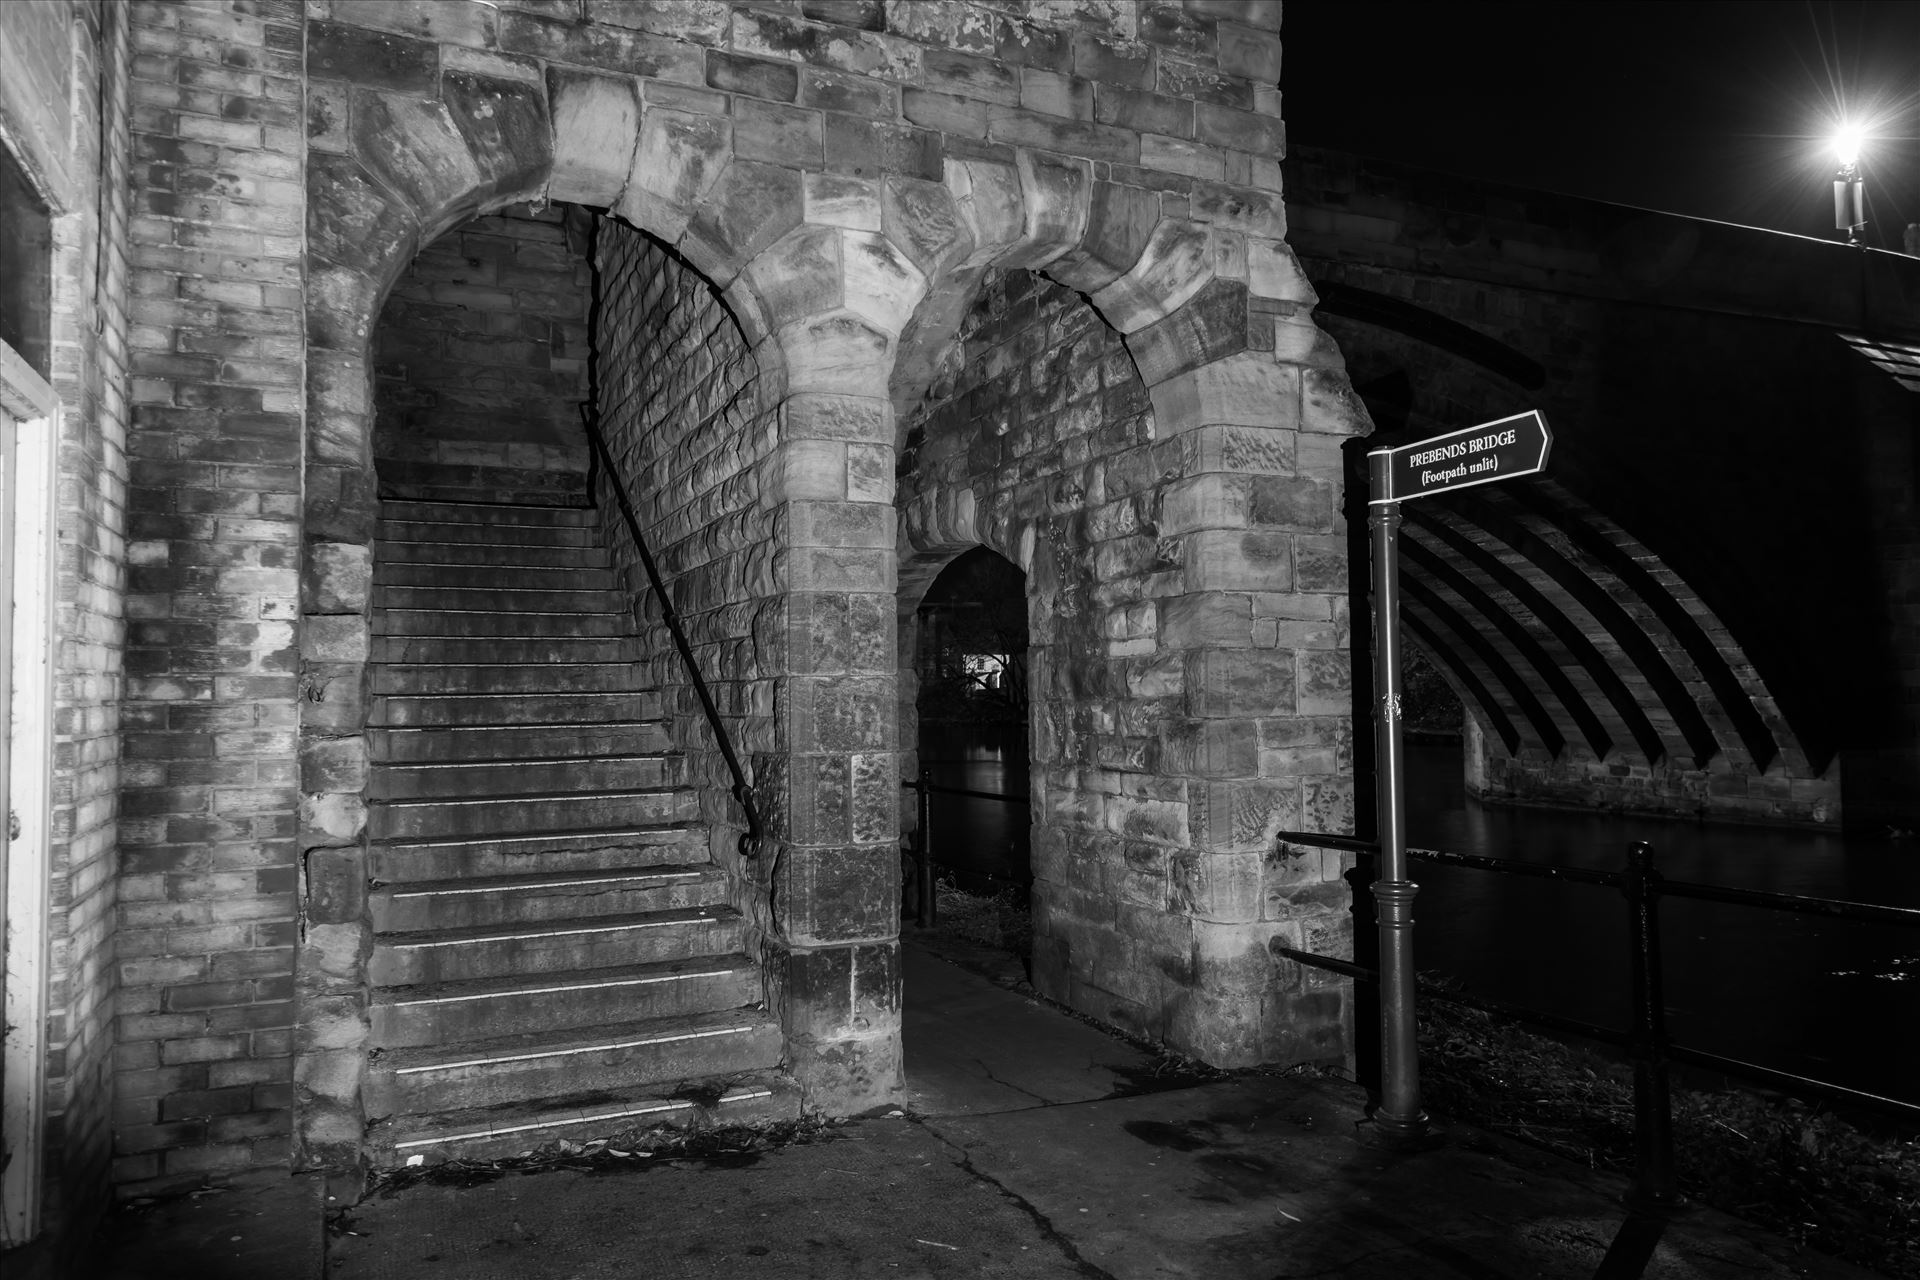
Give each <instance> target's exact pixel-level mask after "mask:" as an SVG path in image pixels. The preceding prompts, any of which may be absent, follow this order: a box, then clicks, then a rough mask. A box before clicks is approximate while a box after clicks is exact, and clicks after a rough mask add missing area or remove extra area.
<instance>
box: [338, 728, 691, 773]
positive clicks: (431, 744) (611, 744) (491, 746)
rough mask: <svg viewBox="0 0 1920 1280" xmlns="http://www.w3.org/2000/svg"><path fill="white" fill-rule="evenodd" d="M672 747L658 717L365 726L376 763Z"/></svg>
mask: <svg viewBox="0 0 1920 1280" xmlns="http://www.w3.org/2000/svg"><path fill="white" fill-rule="evenodd" d="M672 749H673V744H672V742H671V741H670V740H669V738H668V736H667V727H666V725H665V724H663V723H661V722H660V721H658V720H624V721H613V722H611V723H606V724H480V725H433V726H428V727H424V728H419V729H379V728H374V729H368V730H367V751H368V754H369V756H370V758H371V759H372V760H373V762H374V763H375V764H393V765H405V764H436V763H455V762H459V761H469V760H471V761H481V760H516V759H548V760H553V759H559V758H561V757H562V756H565V755H572V756H575V757H595V756H635V755H656V754H661V753H664V752H667V751H671V750H672Z"/></svg>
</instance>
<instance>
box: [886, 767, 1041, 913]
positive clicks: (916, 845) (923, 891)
mask: <svg viewBox="0 0 1920 1280" xmlns="http://www.w3.org/2000/svg"><path fill="white" fill-rule="evenodd" d="M900 785H901V786H902V787H905V788H907V789H908V790H910V791H913V792H915V793H917V794H916V799H917V801H918V805H919V817H920V824H919V828H918V829H917V830H916V831H915V832H914V837H913V865H914V873H915V878H916V879H917V881H918V884H917V885H916V886H915V889H916V893H915V895H914V897H915V914H914V923H915V924H917V925H919V926H920V927H921V928H922V929H931V928H932V927H933V926H934V924H935V923H936V922H937V921H938V919H939V914H940V902H939V898H938V897H937V896H936V895H935V893H934V891H933V871H934V868H935V867H943V868H945V869H946V870H948V871H957V872H960V873H961V874H963V875H969V876H978V877H980V878H981V879H982V880H997V881H999V882H1001V883H1003V884H1007V885H1012V886H1013V887H1015V888H1018V889H1030V888H1032V887H1033V881H1032V880H1031V879H1027V880H1020V879H1016V878H1014V877H1013V876H1003V875H996V874H995V873H994V872H991V871H979V870H975V869H974V868H972V867H960V866H955V865H954V864H952V863H950V862H939V861H936V860H935V859H934V856H933V797H934V796H935V795H936V794H938V795H943V796H967V797H970V798H972V799H975V800H997V801H999V802H1000V803H1002V804H1026V803H1028V801H1029V800H1030V799H1031V798H1032V797H1030V796H1024V795H1012V794H1010V793H1008V792H1005V791H972V790H969V789H967V788H966V787H949V786H945V785H943V784H941V783H938V782H935V781H934V780H933V770H931V769H928V768H926V767H925V766H922V767H921V769H920V776H919V778H917V779H914V780H911V781H902V782H901V783H900Z"/></svg>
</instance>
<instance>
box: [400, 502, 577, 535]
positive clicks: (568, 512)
mask: <svg viewBox="0 0 1920 1280" xmlns="http://www.w3.org/2000/svg"><path fill="white" fill-rule="evenodd" d="M380 518H381V519H382V520H400V521H422V522H430V523H437V524H487V525H503V526H510V525H524V526H528V527H537V528H546V529H559V528H578V529H598V528H599V527H600V513H599V511H597V510H596V509H594V508H593V507H584V506H582V507H573V506H550V505H547V504H545V503H516V502H434V501H432V500H430V499H421V498H415V499H396V498H388V499H385V500H383V501H382V502H381V503H380Z"/></svg>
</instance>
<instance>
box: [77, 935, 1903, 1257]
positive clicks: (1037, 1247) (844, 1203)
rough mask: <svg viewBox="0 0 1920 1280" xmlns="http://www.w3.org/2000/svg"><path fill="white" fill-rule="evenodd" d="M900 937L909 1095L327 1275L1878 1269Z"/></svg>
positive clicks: (234, 1213) (332, 1243)
mask: <svg viewBox="0 0 1920 1280" xmlns="http://www.w3.org/2000/svg"><path fill="white" fill-rule="evenodd" d="M907 954H908V959H907V972H906V989H907V1005H906V1027H907V1031H906V1039H907V1047H908V1058H907V1064H908V1071H909V1074H910V1076H911V1077H912V1079H913V1084H912V1085H911V1097H912V1099H913V1107H914V1110H913V1111H912V1112H911V1113H908V1112H902V1113H899V1114H897V1115H895V1116H892V1117H880V1118H872V1119H867V1120H863V1121H859V1122H855V1123H850V1124H843V1125H836V1126H831V1127H829V1128H827V1129H825V1130H824V1131H821V1132H820V1133H819V1135H818V1136H817V1138H816V1139H815V1140H812V1141H807V1142H801V1143H797V1144H794V1145H789V1146H786V1147H780V1148H772V1149H762V1150H746V1151H742V1152H739V1153H732V1154H725V1153H723V1154H721V1155H719V1156H709V1157H706V1158H702V1159H690V1158H682V1157H660V1156H655V1157H642V1156H638V1155H635V1156H633V1157H631V1158H630V1159H627V1158H619V1159H615V1160H613V1161H611V1162H603V1163H602V1164H600V1165H597V1166H595V1167H593V1168H591V1169H548V1170H545V1171H540V1172H523V1171H504V1172H501V1173H499V1174H497V1175H496V1176H492V1177H490V1178H488V1179H486V1180H484V1181H479V1182H476V1183H473V1184H471V1185H453V1184H452V1183H451V1182H449V1181H444V1180H442V1181H435V1180H427V1181H420V1182H415V1183H412V1184H410V1185H397V1186H393V1187H390V1188H389V1189H388V1190H386V1191H383V1192H378V1193H376V1194H374V1195H373V1196H371V1197H369V1198H368V1199H366V1200H364V1201H363V1202H361V1203H360V1204H358V1205H356V1206H354V1207H352V1208H351V1209H350V1210H348V1211H347V1212H346V1213H345V1214H343V1215H338V1216H336V1218H335V1220H334V1222H333V1224H332V1225H333V1227H334V1230H333V1231H332V1233H331V1234H329V1235H328V1236H327V1237H326V1241H325V1246H324V1247H325V1262H324V1265H325V1274H326V1275H327V1276H328V1277H330V1278H331V1280H389V1278H395V1280H397V1278H399V1277H405V1278H406V1280H454V1278H456V1277H458V1278H459V1280H493V1278H495V1277H499V1278H501V1280H507V1278H511V1280H588V1278H592V1277H602V1276H622V1277H625V1276H644V1277H647V1278H648V1280H682V1278H686V1280H693V1278H696V1277H719V1276H728V1277H732V1276H736V1275H750V1276H753V1277H755V1280H849V1278H850V1280H865V1278H867V1277H889V1278H902V1280H925V1278H928V1277H937V1278H945V1277H976V1276H978V1277H992V1278H1001V1277H1005V1278H1007V1280H1027V1278H1029V1277H1036V1278H1037V1277H1071V1276H1080V1277H1086V1278H1088V1280H1097V1278H1099V1277H1108V1278H1110V1280H1169V1278H1174V1277H1205V1278H1206V1280H1308V1278H1309V1277H1327V1276H1340V1277H1352V1278H1354V1280H1386V1278H1388V1277H1392V1278H1394V1280H1401V1278H1412V1280H1423V1278H1426V1277H1435V1278H1440V1280H1445V1278H1448V1277H1465V1278H1466V1280H1533V1278H1536V1277H1550V1278H1553V1280H1560V1278H1562V1277H1566V1278H1568V1280H1576V1278H1577V1280H1585V1278H1586V1277H1592V1276H1595V1275H1596V1274H1597V1273H1599V1272H1600V1270H1601V1268H1602V1267H1603V1265H1605V1264H1606V1260H1607V1259H1608V1257H1609V1250H1612V1251H1613V1254H1612V1257H1613V1260H1614V1262H1616V1263H1618V1262H1620V1261H1621V1260H1623V1259H1624V1258H1626V1257H1627V1256H1628V1255H1629V1254H1631V1253H1632V1252H1633V1247H1634V1246H1638V1247H1639V1249H1640V1251H1641V1252H1642V1253H1643V1254H1644V1255H1645V1256H1646V1258H1647V1265H1646V1269H1645V1272H1644V1274H1645V1275H1647V1276H1649V1277H1655V1278H1657V1280H1734V1278H1735V1277H1738V1278H1739V1280H1786V1278H1787V1277H1816V1278H1817V1280H1870V1277H1869V1275H1868V1273H1867V1272H1864V1271H1862V1270H1860V1269H1858V1268H1855V1267H1851V1266H1848V1265H1846V1264H1844V1263H1840V1262H1836V1261H1833V1260H1831V1259H1827V1258H1824V1257H1822V1256H1820V1255H1817V1254H1812V1253H1808V1252H1805V1251H1800V1250H1796V1249H1795V1248H1794V1247H1793V1246H1792V1245H1791V1244H1790V1243H1788V1242H1787V1241H1786V1240H1784V1239H1782V1238H1779V1237H1777V1236H1773V1235H1770V1234H1769V1233H1767V1232H1765V1231H1762V1230H1760V1229H1759V1228H1756V1227H1753V1226H1751V1225H1748V1224H1746V1223H1743V1222H1740V1221H1737V1220H1735V1219H1732V1218H1729V1217H1727V1216H1725V1215H1723V1214H1719V1213H1716V1212H1713V1211H1711V1210H1706V1209H1697V1208H1696V1209H1692V1210H1689V1211H1687V1212H1685V1213H1683V1214H1681V1215H1679V1216H1678V1217H1677V1218H1676V1219H1674V1220H1673V1221H1672V1222H1671V1223H1667V1224H1664V1225H1663V1224H1659V1223H1657V1222H1653V1221H1651V1220H1644V1219H1637V1218H1633V1217H1632V1216H1631V1215H1629V1214H1628V1212H1627V1211H1626V1210H1625V1208H1624V1207H1623V1206H1622V1203H1621V1196H1622V1194H1623V1193H1624V1191H1625V1189H1626V1188H1625V1183H1624V1181H1623V1180H1621V1179H1619V1178H1616V1177H1612V1176H1610V1175H1605V1174H1600V1173H1594V1172H1590V1171H1587V1170H1582V1169H1580V1168H1578V1167H1577V1166H1574V1165H1571V1164H1569V1163H1567V1162H1565V1161H1562V1160H1559V1159H1557V1158H1555V1157H1552V1156H1549V1155H1547V1154H1545V1153H1542V1152H1539V1151H1536V1150H1533V1149H1532V1148H1528V1147H1524V1146H1521V1145H1519V1144H1516V1143H1512V1142H1508V1141H1506V1140H1504V1139H1498V1138H1495V1137H1492V1136H1489V1135H1486V1134H1483V1133H1481V1132H1479V1131H1477V1130H1472V1129H1465V1128H1454V1129H1450V1130H1446V1131H1443V1133H1442V1139H1443V1140H1442V1141H1440V1142H1439V1143H1437V1144H1434V1145H1432V1146H1430V1147H1428V1148H1425V1149H1422V1150H1418V1151H1411V1152H1408V1151H1399V1150H1394V1149H1390V1148H1388V1147H1385V1146H1383V1145H1382V1144H1380V1143H1378V1142H1376V1141H1373V1140H1372V1139H1371V1135H1370V1133H1369V1127H1368V1125H1367V1124H1366V1120H1365V1098H1364V1096H1363V1094H1362V1093H1361V1091H1360V1090H1359V1089H1358V1088H1356V1087H1354V1086H1352V1085H1348V1084H1346V1083H1343V1082H1340V1081H1332V1080H1315V1079H1309V1078H1302V1077H1288V1076H1264V1075H1254V1076H1240V1077H1236V1078H1233V1079H1227V1080H1220V1081H1216V1082H1212V1083H1207V1084H1203V1085H1198V1086H1193V1087H1185V1088H1177V1089H1169V1090H1163V1091H1160V1092H1142V1090H1143V1089H1148V1088H1151V1087H1152V1085H1153V1084H1154V1083H1156V1080H1155V1077H1154V1075H1153V1065H1154V1064H1153V1061H1152V1060H1151V1059H1150V1058H1149V1056H1148V1055H1146V1054H1144V1053H1143V1052H1141V1051H1140V1050H1139V1049H1137V1048H1136V1047H1134V1046H1131V1045H1128V1044H1126V1043H1125V1042H1122V1041H1119V1040H1116V1039H1114V1038H1113V1037H1111V1036H1108V1035H1107V1034H1105V1033H1104V1032H1101V1031H1100V1030H1099V1029H1098V1028H1095V1027H1092V1026H1089V1025H1088V1024H1086V1023H1084V1022H1081V1021H1079V1020H1078V1019H1075V1018H1071V1017H1068V1016H1066V1015H1064V1014H1061V1013H1059V1012H1058V1011H1057V1010H1054V1009H1052V1008H1051V1007H1050V1006H1047V1005H1045V1004H1043V1003H1041V1002H1038V1001H1036V1000H1034V999H1033V998H1032V997H1031V996H1030V994H1023V992H1022V990H1021V985H1022V984H1021V981H1020V977H1019V974H1018V973H1017V971H994V972H993V973H992V976H991V977H988V976H981V975H980V974H977V973H972V972H968V971H966V970H963V969H960V968H958V967H956V966H953V965H950V964H947V963H946V962H945V961H943V960H941V959H939V958H938V957H937V956H934V955H930V954H926V953H922V952H919V949H918V948H909V950H908V953H907ZM322 1195H323V1193H322V1192H321V1190H320V1187H319V1184H318V1180H317V1179H313V1178H310V1177H309V1178H290V1177H288V1176H287V1175H286V1174H284V1173H281V1174H277V1175H250V1176H249V1178H247V1179H242V1180H240V1181H239V1182H238V1183H235V1184H231V1185H230V1187H229V1188H228V1189H226V1190H223V1191H218V1192H215V1193H213V1194H209V1195H203V1196H199V1197H194V1198H190V1199H188V1200H185V1201H175V1202H170V1203H169V1204H167V1205H163V1206H154V1207H152V1208H151V1209H150V1210H148V1211H147V1212H146V1213H144V1214H124V1213H123V1214H120V1215H116V1224H117V1226H118V1227H119V1229H120V1230H121V1244H120V1248H119V1250H118V1252H117V1253H115V1255H114V1262H113V1266H114V1269H110V1270H107V1271H104V1272H101V1273H99V1274H101V1275H103V1276H105V1277H107V1278H108V1280H173V1278H174V1277H186V1276H193V1277H196V1278H199V1277H205V1278H207V1280H242V1278H243V1277H245V1278H251V1277H270V1278H271V1280H306V1278H308V1277H317V1276H319V1275H320V1274H321V1267H322V1236H321V1230H320V1224H321V1220H322V1216H323V1209H324V1207H325V1206H324V1202H323V1199H322ZM1609 1274H1617V1275H1623V1276H1624V1275H1633V1274H1636V1272H1635V1271H1633V1270H1632V1269H1630V1268H1629V1269H1623V1270H1619V1271H1617V1272H1611V1273H1609Z"/></svg>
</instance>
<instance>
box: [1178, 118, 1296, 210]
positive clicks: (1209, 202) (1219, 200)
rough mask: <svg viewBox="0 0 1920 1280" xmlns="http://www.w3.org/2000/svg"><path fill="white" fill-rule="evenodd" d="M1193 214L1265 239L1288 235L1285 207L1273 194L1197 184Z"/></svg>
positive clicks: (1234, 185)
mask: <svg viewBox="0 0 1920 1280" xmlns="http://www.w3.org/2000/svg"><path fill="white" fill-rule="evenodd" d="M1263 118H1264V117H1255V119H1263ZM1193 215H1194V217H1196V218H1201V219H1204V220H1205V221H1208V222H1212V223H1216V224H1217V225H1219V226H1221V227H1224V228H1226V229H1227V230H1229V231H1243V232H1245V233H1246V234H1248V235H1250V236H1261V237H1264V238H1266V239H1268V240H1283V239H1285V238H1286V234H1287V210H1286V206H1285V205H1284V204H1283V203H1282V202H1281V199H1280V195H1279V193H1278V192H1275V191H1261V190H1258V189H1256V188H1253V187H1248V186H1242V185H1236V184H1232V183H1226V182H1212V181H1200V182H1196V183H1194V184H1193Z"/></svg>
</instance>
